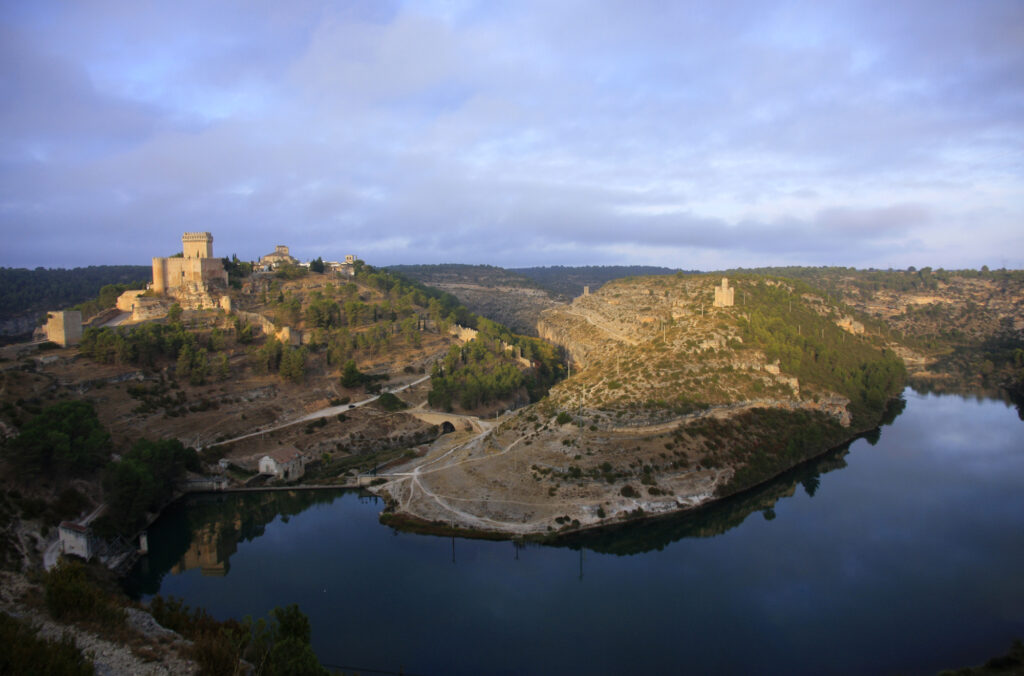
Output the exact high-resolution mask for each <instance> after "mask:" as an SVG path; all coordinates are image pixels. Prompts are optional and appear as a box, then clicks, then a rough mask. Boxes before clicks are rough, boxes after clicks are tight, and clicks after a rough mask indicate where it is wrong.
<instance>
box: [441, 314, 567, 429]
mask: <svg viewBox="0 0 1024 676" xmlns="http://www.w3.org/2000/svg"><path fill="white" fill-rule="evenodd" d="M478 329H479V334H478V335H477V336H476V338H474V339H473V340H471V341H470V342H468V343H466V344H465V345H463V346H458V345H453V346H452V347H451V348H450V349H449V350H448V354H447V355H445V358H444V359H443V360H442V361H441V362H439V363H436V364H435V365H434V371H433V372H432V373H431V378H430V385H431V389H430V393H429V394H428V395H427V400H428V402H429V403H430V405H431V406H433V407H435V408H443V409H445V410H447V411H450V410H452V404H453V403H454V402H455V401H456V400H457V401H458V404H459V406H461V407H462V408H463V409H467V410H469V409H473V408H476V407H477V406H481V405H484V404H487V403H489V402H491V401H495V400H500V399H504V398H508V397H511V396H514V395H516V394H517V393H518V392H519V390H520V389H521V388H522V389H525V390H526V393H527V396H528V397H529V400H530V401H536V400H538V399H540V398H541V397H543V396H544V395H545V394H546V393H547V391H548V390H549V389H550V388H551V386H552V385H553V384H554V383H555V382H557V380H558V379H559V378H561V377H563V376H564V367H563V366H562V364H561V360H560V358H559V355H558V352H557V351H556V349H555V348H554V347H553V346H551V345H549V344H548V343H545V342H543V341H541V340H538V339H536V338H529V337H527V336H517V335H514V334H512V333H511V332H509V331H508V329H506V328H505V327H503V326H501V325H500V324H497V323H495V322H492V321H490V320H487V319H483V318H480V319H479V320H478ZM506 346H508V347H506ZM516 351H521V352H522V354H523V357H524V358H525V359H527V360H529V361H530V363H531V364H532V367H531V368H529V369H527V370H523V369H522V368H521V365H520V364H518V363H517V362H516V359H515V357H514V354H515V352H516Z"/></svg>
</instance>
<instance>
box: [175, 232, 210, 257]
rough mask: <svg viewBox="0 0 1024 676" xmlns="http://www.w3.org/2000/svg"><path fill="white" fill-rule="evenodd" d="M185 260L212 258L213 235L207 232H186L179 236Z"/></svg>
mask: <svg viewBox="0 0 1024 676" xmlns="http://www.w3.org/2000/svg"><path fill="white" fill-rule="evenodd" d="M181 251H182V253H183V254H184V256H185V258H213V235H212V234H210V233H208V232H186V233H185V234H183V235H182V236H181Z"/></svg>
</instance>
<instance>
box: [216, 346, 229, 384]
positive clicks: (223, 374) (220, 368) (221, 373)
mask: <svg viewBox="0 0 1024 676" xmlns="http://www.w3.org/2000/svg"><path fill="white" fill-rule="evenodd" d="M214 369H215V372H216V374H217V380H227V379H228V378H230V377H231V366H230V365H229V364H228V355H227V353H226V352H221V353H220V354H219V355H217V365H216V366H215V367H214Z"/></svg>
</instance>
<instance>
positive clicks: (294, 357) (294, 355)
mask: <svg viewBox="0 0 1024 676" xmlns="http://www.w3.org/2000/svg"><path fill="white" fill-rule="evenodd" d="M305 376H306V348H304V347H300V348H298V349H295V348H286V349H285V350H284V351H283V352H282V353H281V377H282V378H284V379H285V380H289V381H291V382H293V383H301V382H302V380H303V378H305Z"/></svg>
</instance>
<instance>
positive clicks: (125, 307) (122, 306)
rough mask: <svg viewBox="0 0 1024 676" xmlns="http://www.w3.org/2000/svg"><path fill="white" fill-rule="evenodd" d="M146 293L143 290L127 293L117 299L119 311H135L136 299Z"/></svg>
mask: <svg viewBox="0 0 1024 676" xmlns="http://www.w3.org/2000/svg"><path fill="white" fill-rule="evenodd" d="M144 293H146V292H145V291H144V290H143V289H133V290H130V291H125V292H124V293H122V294H121V295H120V296H118V297H117V309H118V310H120V311H121V312H131V311H132V310H134V309H135V301H136V299H137V298H138V297H139V296H141V295H142V294H144Z"/></svg>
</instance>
